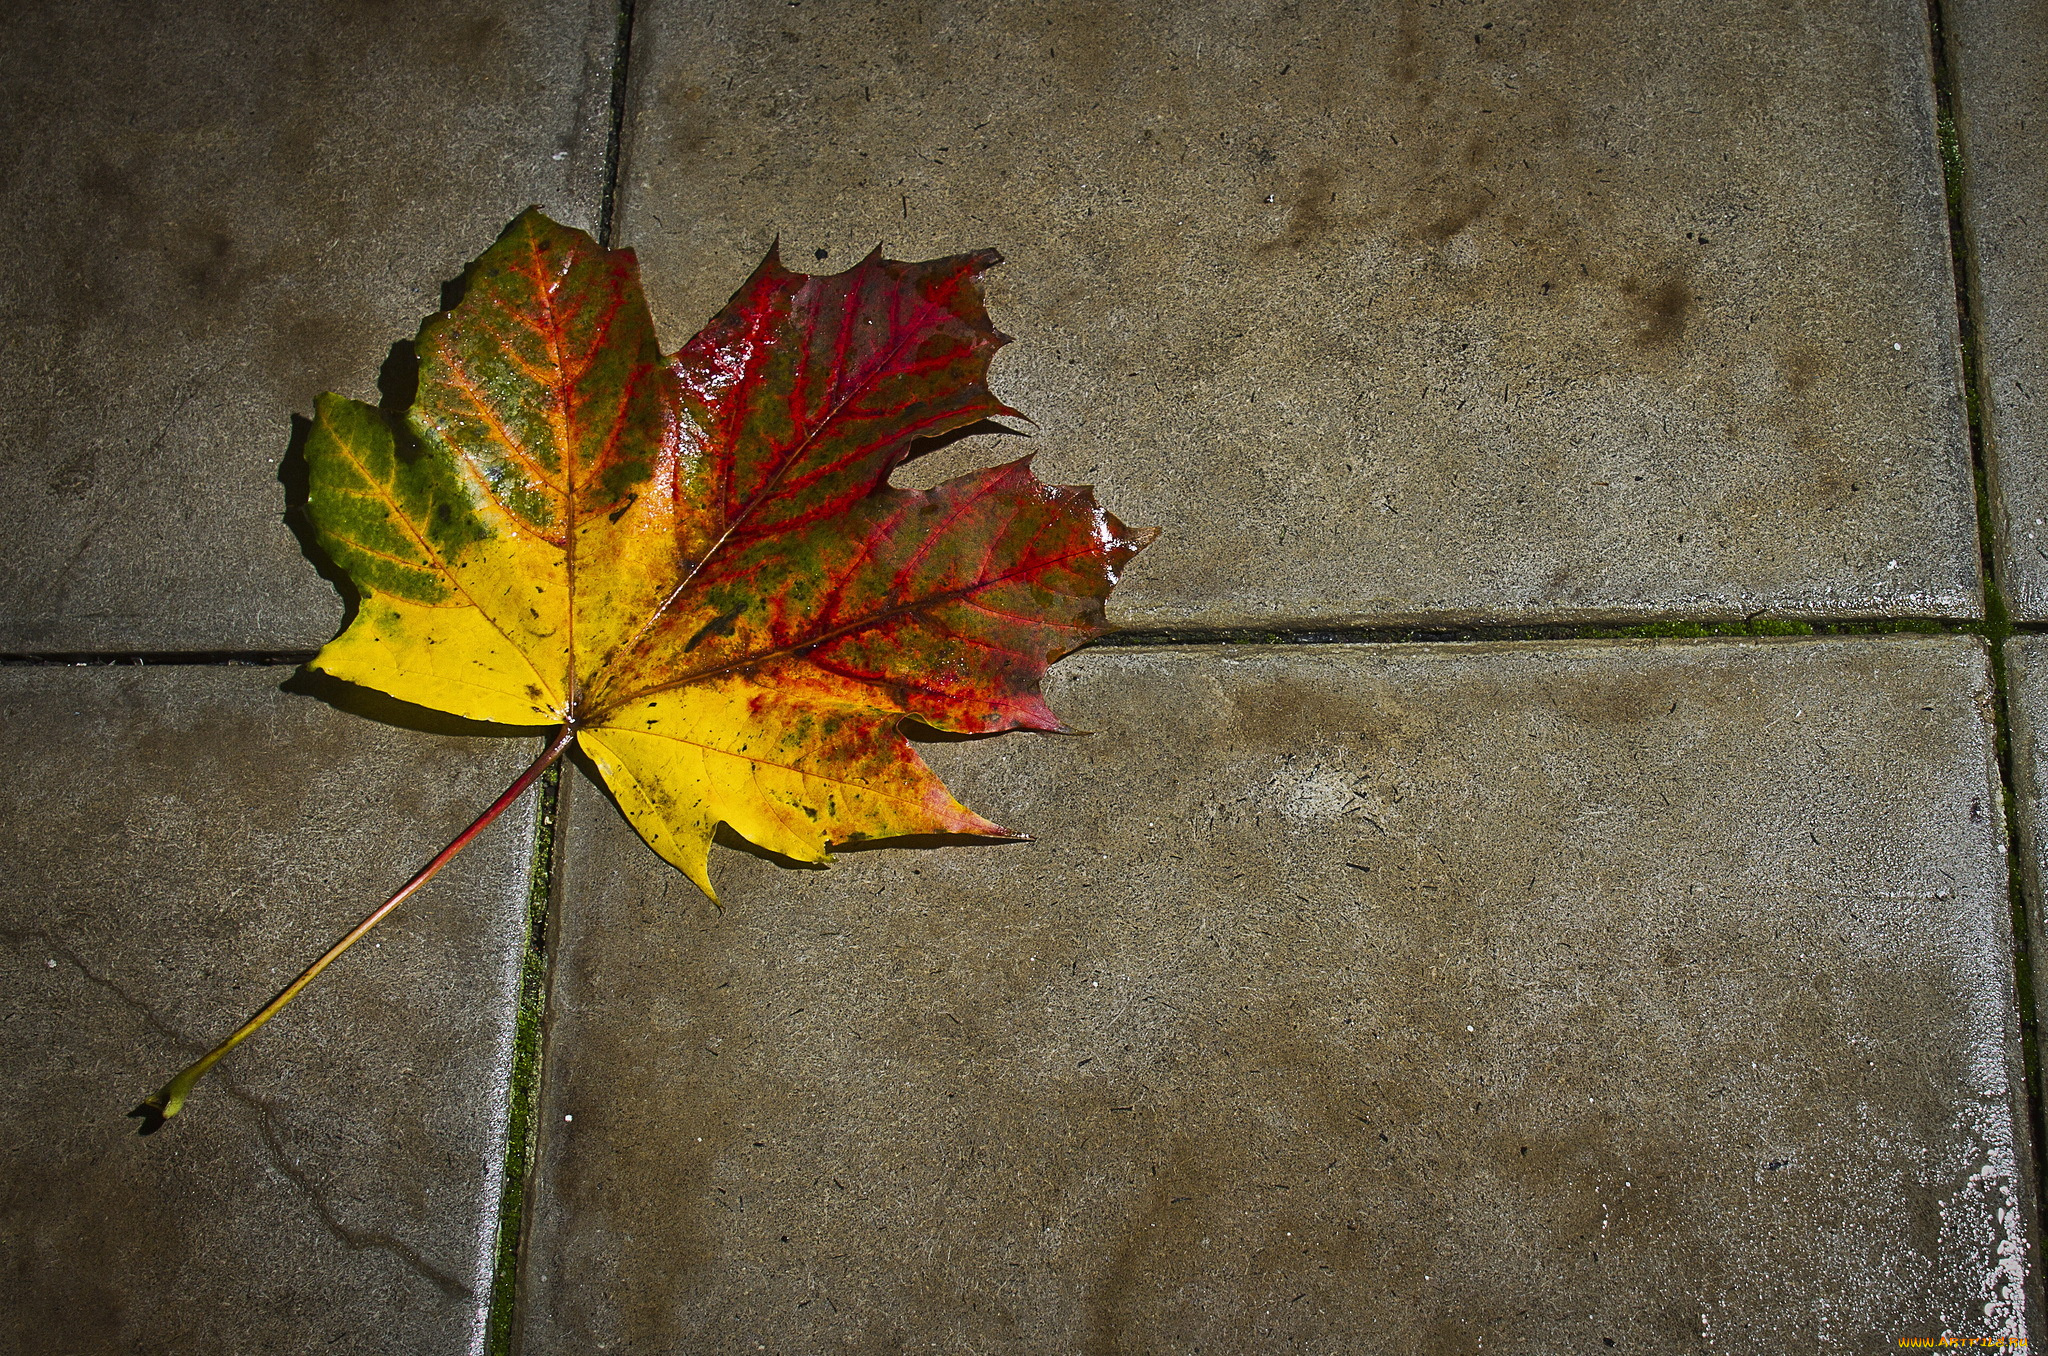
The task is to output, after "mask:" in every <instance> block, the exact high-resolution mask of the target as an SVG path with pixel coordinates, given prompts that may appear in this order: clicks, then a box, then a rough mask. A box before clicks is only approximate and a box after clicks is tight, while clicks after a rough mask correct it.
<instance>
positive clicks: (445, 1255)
mask: <svg viewBox="0 0 2048 1356" xmlns="http://www.w3.org/2000/svg"><path fill="white" fill-rule="evenodd" d="M287 672H288V671H287V670H284V669H254V668H209V669H198V668H152V669H134V668H125V669H106V668H99V669H83V668H36V669H20V668H12V669H6V670H0V726H4V729H5V732H6V740H5V747H6V749H7V756H6V770H5V775H4V776H0V861H5V862H6V864H7V870H6V875H5V881H4V884H0V891H4V894H5V898H6V916H7V922H6V926H5V928H4V930H0V942H4V945H0V971H4V978H0V994H4V995H5V1013H6V1032H7V1041H6V1046H5V1055H4V1063H5V1068H6V1077H5V1078H4V1079H0V1144H5V1146H6V1155H7V1158H6V1163H7V1171H6V1173H5V1176H4V1180H0V1253H4V1262H0V1350H5V1351H7V1352H10V1353H22V1354H23V1356H102V1353H105V1354H107V1356H113V1354H115V1353H118V1354H119V1356H134V1354H138V1353H188V1352H207V1353H222V1354H223V1356H231V1354H233V1356H238V1354H239V1353H244V1352H308V1351H319V1352H390V1353H402V1354H403V1356H423V1354H430V1353H443V1352H445V1353H461V1352H468V1351H472V1350H474V1349H475V1344H476V1343H477V1342H478V1341H479V1340H480V1336H481V1325H480V1311H481V1308H482V1306H483V1304H484V1301H485V1295H486V1286H487V1281H488V1276H489V1274H490V1259H491V1246H492V1241H491V1237H490V1235H491V1230H492V1229H493V1227H494V1222H495V1216H496V1210H497V1201H498V1192H499V1174H500V1164H501V1162H502V1157H503V1147H504V1146H503V1142H504V1134H505V1112H506V1092H505V1082H506V1078H507V1073H508V1066H509V1064H510V1059H511V1044H512V1031H511V1022H512V999H513V992H512V990H513V985H514V982H515V978H516V968H517V965H518V960H519V953H520V948H521V944H522V939H523V935H524V931H523V918H524V907H525V898H526V877H527V872H528V863H529V860H530V857H531V845H532V839H533V823H534V821H533V816H532V814H531V813H529V812H527V811H526V810H524V809H523V808H518V807H515V809H514V810H513V811H512V812H510V813H509V814H508V816H507V817H506V818H505V819H502V820H501V821H500V822H499V823H498V824H496V825H494V826H492V828H491V829H490V830H488V831H487V832H486V834H485V835H484V837H482V838H481V839H479V840H478V842H477V843H476V844H475V845H474V846H473V847H472V848H470V850H469V851H468V852H467V853H465V854H464V855H463V857H461V858H458V859H457V860H456V862H455V863H454V864H453V865H451V866H450V867H449V868H448V869H447V870H446V871H445V872H443V874H442V875H441V877H440V878H439V879H437V880H436V882H435V883H434V884H433V885H431V886H429V887H428V889H427V890H426V891H425V892H423V893H422V894H421V895H420V896H418V897H417V898H416V899H415V900H414V901H412V902H410V903H408V904H407V905H406V906H405V907H403V908H401V909H400V910H399V911H398V912H397V913H395V914H394V915H392V917H391V918H390V919H389V920H388V921H387V922H386V923H385V924H384V926H383V927H382V928H381V929H379V931H378V932H377V933H375V934H373V935H372V936H371V937H370V938H368V939H367V940H365V941H364V942H362V943H360V944H359V945H358V946H357V948H356V949H355V950H354V951H352V952H350V953H349V954H348V955H347V956H346V957H344V958H343V959H342V960H340V961H339V962H337V963H336V964H335V965H334V967H333V968H331V969H330V970H328V971H327V973H326V974H325V975H324V976H322V977H321V979H320V980H319V981H318V983H317V984H316V985H315V986H314V987H313V988H311V989H308V990H307V991H306V992H305V994H303V995H302V996H301V997H300V998H299V999H298V1001H297V1002H296V1003H295V1004H294V1005H293V1006H292V1007H290V1008H287V1009H286V1010H285V1011H284V1013H283V1014H281V1015H280V1016H279V1017H277V1018H276V1019H275V1020H274V1021H272V1022H271V1024H270V1025H269V1026H268V1027H266V1028H265V1029H264V1030H263V1031H262V1032H260V1033H259V1034H258V1035H257V1036H255V1037H254V1038H253V1039H252V1040H251V1041H250V1042H249V1043H248V1044H246V1045H244V1046H242V1047H241V1048H240V1049H239V1050H237V1051H236V1052H235V1053H234V1054H232V1055H230V1056H229V1057H228V1059H227V1060H226V1061H225V1062H224V1063H222V1064H221V1065H219V1066H218V1067H217V1068H216V1069H215V1070H214V1071H213V1073H211V1074H210V1075H208V1077H207V1078H206V1080H205V1081H204V1082H202V1083H201V1084H200V1086H199V1089H198V1091H197V1092H196V1093H195V1095H194V1097H193V1100H192V1101H191V1102H190V1103H189V1104H188V1106H187V1108H186V1110H185V1111H184V1113H183V1114H182V1115H181V1116H179V1117H178V1119H176V1120H175V1121H172V1122H170V1123H169V1124H168V1125H166V1126H165V1127H164V1128H163V1129H162V1130H160V1131H159V1132H158V1133H157V1134H155V1135H154V1136H152V1137H150V1138H147V1139H144V1138H138V1137H137V1136H136V1135H135V1133H134V1132H135V1129H136V1126H137V1122H136V1121H133V1120H129V1119H126V1117H125V1113H126V1112H127V1111H128V1110H129V1109H130V1108H131V1107H133V1106H135V1105H136V1103H138V1102H140V1101H141V1100H142V1099H143V1098H144V1097H146V1096H147V1095H148V1094H149V1093H150V1092H152V1091H154V1090H155V1089H156V1088H157V1087H158V1086H159V1085H161V1084H162V1083H163V1082H164V1080H165V1079H167V1078H169V1077H170V1076H171V1075H172V1074H174V1073H176V1072H177V1071H178V1069H179V1068H180V1067H182V1066H183V1065H184V1064H186V1063H187V1062H189V1061H190V1060H192V1059H194V1058H196V1057H197V1056H198V1055H200V1054H201V1053H203V1052H204V1051H205V1050H206V1049H207V1048H208V1047H210V1046H211V1045H212V1044H213V1043H214V1042H215V1041H216V1040H218V1039H220V1038H221V1037H223V1036H225V1035H227V1033H228V1032H229V1031H231V1030H232V1029H233V1028H234V1027H235V1025H236V1024H237V1023H239V1022H240V1021H241V1020H242V1019H243V1018H245V1017H247V1016H248V1015H249V1013H250V1012H251V1011H253V1010H254V1009H255V1008H256V1007H258V1006H259V1005H260V1004H261V1003H262V1002H263V1001H264V1000H265V999H267V998H268V997H269V996H270V995H271V994H272V993H273V992H275V991H276V990H277V989H278V988H279V987H280V986H281V985H282V984H284V983H285V982H286V981H287V980H289V979H290V978H291V977H292V976H293V975H294V974H295V973H297V971H298V970H299V969H300V968H301V967H302V966H304V965H305V964H306V963H307V962H309V961H311V960H312V959H313V958H314V957H315V956H317V955H319V954H320V952H321V951H322V950H323V949H325V947H326V946H327V945H328V944H329V943H330V942H332V941H333V940H334V939H335V938H336V937H338V936H339V935H340V934H341V933H342V932H343V931H345V930H346V929H347V928H348V926H349V925H351V924H352V923H354V922H355V921H356V920H357V919H358V918H359V917H361V916H362V915H363V914H364V913H366V912H367V911H368V910H369V909H370V908H371V907H372V906H373V905H375V903H376V902H377V901H378V900H379V899H381V898H383V897H384V896H385V895H387V894H389V893H390V891H391V890H393V889H394V888H396V887H397V886H398V885H399V884H400V883H401V882H403V881H404V879H405V878H406V877H407V876H408V875H409V874H411V872H412V871H413V870H415V869H416V868H417V867H418V866H419V864H420V863H421V862H422V861H424V860H425V859H426V858H427V857H428V856H430V855H431V854H432V852H433V851H434V849H435V848H436V847H438V846H439V845H440V844H441V843H442V842H445V841H446V840H447V839H448V838H449V837H452V836H453V835H454V833H455V832H457V831H458V830H460V829H461V827H462V826H463V825H464V824H465V823H467V822H468V820H469V819H470V817H472V816H473V815H474V814H475V813H476V811H477V810H479V809H481V808H482V807H483V806H484V805H486V804H488V803H489V802H490V798H491V797H492V795H493V794H495V793H496V792H497V791H498V790H500V789H502V788H503V786H504V785H505V784H506V783H508V782H509V781H510V780H511V779H512V777H513V776H515V775H516V774H517V772H518V770H519V768H520V767H522V766H523V765H524V764H525V762H526V761H527V759H528V758H530V757H531V756H532V752H533V749H532V747H531V746H529V745H528V744H527V742H526V741H523V740H515V741H507V740H478V739H463V738H455V737H448V736H435V735H427V734H420V733H414V732H411V731H407V730H401V729H396V728H393V727H390V726H385V725H380V724H378V723H376V722H373V721H369V720H364V719H362V718H360V717H357V716H352V715H346V714H343V713H341V712H339V711H336V710H334V709H333V708H331V707H329V706H327V705H326V704H324V703H323V702H320V701H317V700H314V699H313V698H311V697H305V696H292V695H287V694H285V693H281V692H279V691H278V690H277V686H278V684H279V682H280V681H282V680H283V679H284V678H285V676H286V673H287Z"/></svg>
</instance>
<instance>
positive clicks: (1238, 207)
mask: <svg viewBox="0 0 2048 1356" xmlns="http://www.w3.org/2000/svg"><path fill="white" fill-rule="evenodd" d="M637 13H638V18H637V21H636V29H635V35H634V43H633V60H632V81H631V92H630V105H629V123H628V128H627V135H626V139H625V160H624V165H623V169H622V178H621V183H620V188H619V194H620V204H621V206H620V211H621V222H622V231H621V237H622V238H623V239H625V240H627V241H628V242H630V243H633V244H635V245H636V246H638V247H639V250H640V253H641V256H642V262H643V264H644V265H645V266H646V269H647V275H648V279H649V284H650V288H651V292H652V296H653V298H654V301H655V303H656V309H657V313H658V315H659V316H660V317H661V319H662V323H663V324H664V326H665V327H666V330H667V332H668V334H669V336H670V338H671V340H672V341H673V342H680V340H681V339H682V338H684V337H686V336H687V334H688V333H689V332H690V331H691V330H692V329H694V328H695V327H696V326H698V325H700V324H701V323H702V322H703V321H704V320H705V319H706V318H707V317H708V316H709V315H710V314H711V312H712V311H713V310H714V309H715V308H716V307H717V306H718V305H719V304H721V303H722V302H723V301H724V299H725V298H726V296H727V295H728V294H729V293H730V292H731V291H732V290H733V288H734V287H735V286H736V285H737V284H738V283H739V281H740V280H741V278H742V277H744V276H745V274H746V272H747V270H749V269H750V268H751V267H752V266H753V265H754V263H755V262H757V261H758V260H759V259H760V257H761V255H762V253H763V252H764V251H765V250H766V249H767V248H768V246H769V243H770V241H771V240H773V239H775V238H776V237H777V236H779V237H780V239H781V244H782V251H783V257H784V259H785V260H787V261H788V262H789V263H790V264H791V265H792V266H796V267H802V268H812V269H817V270H821V271H825V270H832V269H837V268H841V267H845V266H847V265H849V264H851V263H853V262H854V261H855V260H857V259H858V258H859V257H860V256H861V255H862V254H864V253H865V252H866V251H867V250H868V249H869V248H870V247H871V246H872V245H874V244H875V242H877V241H878V240H879V241H880V242H881V243H882V246H883V248H884V250H885V251H886V252H888V253H889V254H891V255H895V256H898V257H928V256H931V255H935V254H944V253H952V252H956V251H960V250H964V249H969V248H976V247H981V246H989V245H993V246H996V247H998V248H1000V249H1001V250H1002V251H1003V252H1004V254H1005V255H1007V256H1008V259H1009V262H1008V264H1006V265H1005V266H1004V267H1003V268H1002V269H1000V270H998V271H997V273H996V274H995V275H994V283H993V289H992V298H993V310H994V312H995V314H996V317H997V320H998V323H1000V324H1001V325H1002V326H1003V327H1004V329H1005V330H1006V331H1008V332H1009V333H1012V334H1014V335H1017V336H1018V342H1017V343H1016V344H1015V345H1013V346H1012V347H1011V348H1010V349H1008V350H1007V351H1006V352H1005V353H1004V355H1003V356H1002V357H1001V358H1000V359H999V360H998V361H997V364H996V381H995V384H996V389H997V391H998V394H1000V395H1002V396H1003V397H1004V398H1006V399H1008V400H1010V401H1011V402H1012V403H1013V404H1015V405H1016V406H1017V407H1018V408H1020V409H1023V410H1024V411H1026V412H1027V413H1029V414H1030V415H1031V416H1032V417H1033V418H1034V419H1036V420H1037V421H1039V425H1040V432H1041V433H1042V435H1043V436H1042V438H1041V439H1040V440H1039V442H1038V443H1037V447H1038V448H1039V449H1040V451H1041V460H1040V462H1039V466H1040V469H1041V470H1042V471H1043V472H1044V473H1045V474H1046V475H1047V476H1048V478H1051V479H1055V480H1064V481H1088V482H1093V483H1095V484H1097V485H1099V486H1101V487H1102V489H1103V498H1104V501H1105V502H1106V503H1108V504H1109V505H1110V506H1111V507H1112V508H1114V509H1115V510H1116V511H1117V512H1118V513H1119V514H1120V515H1121V516H1123V517H1124V518H1126V519H1127V520H1129V521H1132V522H1138V523H1153V524H1160V525H1162V526H1163V527H1164V528H1165V529H1166V534H1165V536H1164V537H1163V538H1162V539H1161V541H1160V543H1159V545H1158V546H1157V547H1155V548H1154V549H1153V550H1152V551H1150V552H1148V553H1147V554H1146V555H1145V556H1144V557H1143V558H1142V560H1140V561H1139V562H1138V563H1137V564H1136V565H1134V567H1133V569H1132V571H1131V575H1130V578H1129V582H1128V583H1127V584H1126V585H1125V586H1124V587H1123V588H1122V589H1120V590H1119V592H1118V595H1117V599H1116V602H1115V604H1114V605H1113V607H1112V613H1113V615H1114V616H1116V617H1119V618H1120V619H1122V620H1123V621H1125V622H1126V623H1131V624H1139V625H1147V626H1189V625H1195V626H1199V625H1251V626H1257V625H1262V624H1266V623H1271V622H1277V621H1283V620H1315V621H1330V622H1336V621H1348V622H1366V623H1392V622H1429V621H1469V620H1495V621H1499V620H1511V621H1531V620H1564V621H1575V620H1588V619H1594V618H1613V617H1627V616H1638V615H1644V614H1649V613H1655V612H1660V611H1666V610H1671V609H1685V610H1687V611H1688V612H1691V613H1693V614H1696V615H1711V616H1733V615H1743V614H1749V613H1755V612H1759V611H1770V612H1775V613H1780V614H1785V615H1814V614H1822V615H1845V614H1863V613H1886V614H1939V615H1971V614H1974V613H1975V612H1976V610H1977V609H1978V607H1979V593H1978V583H1977V557H1976V545H1975V541H1976V537H1975V520H1974V517H1973V507H1972V490H1971V481H1970V467H1969V455H1968V445H1967V439H1966V436H1965V426H1964V416H1963V408H1962V402H1961V398H1960V391H1959V381H1958V375H1957V373H1958V360H1957V350H1956V335H1955V319H1954V290H1953V283H1952V281H1951V273H1950V269H1949V263H1948V253H1947V250H1948V245H1947V228H1946V224H1945V216H1944V208H1943V200H1942V183H1941V174H1940V166H1939V161H1938V156H1937V152H1936V142H1935V137H1934V127H1933V109H1932V88H1931V84H1930V79H1929V64H1928V55H1927V51H1928V46H1927V31H1926V14H1925V7H1924V6H1923V5H1922V4H1921V3H1919V0H1855V2H1854V3H1849V4H1844V5H1838V6H1834V7H1831V8H1829V9H1827V10H1825V11H1822V10H1816V9H1813V8H1812V7H1808V6H1797V5H1793V6H1787V5H1781V4H1775V3H1764V2H1763V0H1741V2H1740V3H1735V4H1720V5H1696V4H1690V3H1680V2H1679V0H1585V2H1584V3H1572V4H1544V5H1508V4H1499V3H1491V2H1490V0H1475V3H1461V4H1444V5H1423V4H1419V3H1392V0H1382V3H1378V4H1374V5H1371V6H1367V7H1359V6H1350V5H1345V6H1339V5H1337V4H1334V3H1330V2H1328V0H1309V2H1308V3H1302V4H1292V3H1290V4H1285V5H1280V4H1249V5H1228V4H1205V5H1195V6H1187V5H1171V4H1166V3H1153V2H1151V0H1148V2H1147V3H1143V4H1137V5H1124V6H1113V7H1112V6H1104V5H1073V4H1052V3H1014V2H1012V0H993V3H986V2H978V3H974V4H964V3H952V2H951V0H942V2H941V3H932V4H919V5H903V4H898V3H891V2H890V0H864V2H859V3H843V4H830V5H823V4H773V5H768V4H739V3H709V4H703V3H694V2H686V0H643V3H642V4H640V5H639V6H638V7H637ZM1014 454H1015V445H1014V444H1011V443H1008V442H1007V441H1005V442H1002V443H999V444H995V445H991V444H990V443H989V442H987V441H975V442H970V443H969V444H966V445H965V446H964V447H961V448H957V449H955V450H954V453H953V454H952V455H950V456H949V457H947V458H946V459H945V462H944V467H945V469H947V470H948V471H952V470H957V469H959V468H960V467H962V466H963V465H965V464H966V463H967V462H968V461H970V460H973V459H977V458H978V459H980V460H982V461H988V460H993V459H995V458H996V457H998V456H1010V455H1014ZM936 473H937V471H936V470H935V471H934V474H936Z"/></svg>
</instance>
